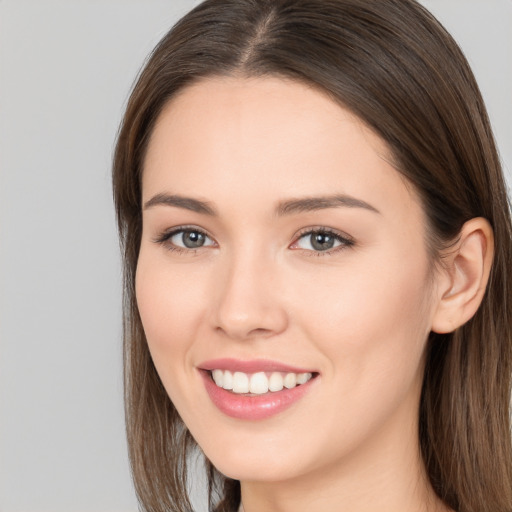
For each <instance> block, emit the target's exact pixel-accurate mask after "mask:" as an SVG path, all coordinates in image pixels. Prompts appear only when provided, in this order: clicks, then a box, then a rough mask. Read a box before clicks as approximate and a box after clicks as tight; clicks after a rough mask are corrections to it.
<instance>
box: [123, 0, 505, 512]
mask: <svg viewBox="0 0 512 512" xmlns="http://www.w3.org/2000/svg"><path fill="white" fill-rule="evenodd" d="M215 75H217V76H218V75H240V76H267V75H271V76H281V77H286V78H291V79H294V80H298V81H301V82H305V83H307V84H310V85H312V86H314V87H316V88H319V89H320V90H322V91H324V92H326V93H328V94H329V95H330V96H331V97H332V98H333V100H335V101H337V102H339V103H340V104H342V105H343V106H344V107H345V108H348V109H350V110H351V111H352V112H354V113H355V114H356V115H357V116H359V117H360V118H361V119H362V120H363V121H364V122H366V123H367V125H368V126H370V127H371V128H372V129H373V130H374V131H375V132H376V133H377V134H378V135H380V136H381V137H382V139H383V140H384V141H386V143H387V144H388V146H389V148H390V149H391V152H392V154H393V157H394V165H395V166H396V168H397V170H398V171H399V172H401V173H402V174H403V175H404V176H405V177H406V178H407V180H408V181H409V182H410V183H412V185H413V186H414V187H415V189H416V190H417V192H418V193H419V195H420V197H421V200H422V203H423V207H424V210H425V212H426V215H427V217H428V223H429V226H428V227H429V248H430V250H431V253H432V257H433V259H434V260H435V259H436V258H438V256H439V250H440V249H441V248H443V247H444V246H445V244H446V243H447V242H448V241H450V240H453V239H454V237H456V236H457V234H458V233H459V231H460V229H461V227H462V225H463V223H464V222H466V221H467V220H469V219H471V218H473V217H479V216H482V217H485V218H487V219H488V220H489V221H490V223H491V225H492V227H493V229H494V237H495V244H496V246H495V258H494V263H493V267H492V271H491V276H490V281H489V284H488V288H487V291H486V294H485V297H484V299H483V303H482V304H481V307H480V309H479V310H478V312H477V313H476V315H475V316H474V317H473V318H472V319H471V320H470V321H469V322H467V324H465V325H464V326H463V327H461V328H459V329H457V330H456V331H455V332H453V333H450V334H444V335H439V334H435V333H432V334H431V335H430V339H429V340H428V344H427V354H426V370H425V376H424V383H423V391H422V396H421V404H420V411H419V415H420V430H419V432H418V436H419V439H420V444H421V449H422V455H423V460H424V464H425V466H426V469H427V473H428V475H429V478H430V482H431V484H432V486H433V488H434V490H435V492H436V493H437V494H438V496H439V497H440V498H441V499H442V500H444V502H445V503H446V504H447V505H449V506H450V507H451V508H453V509H454V510H456V511H459V512H477V511H478V512H505V511H508V512H510V511H511V510H512V448H511V434H510V418H509V402H510V385H511V375H512V275H511V274H510V272H511V271H512V227H511V221H510V208H509V203H508V200H507V195H506V187H505V183H504V179H503V175H502V171H501V167H500V162H499V158H498V155H497V151H496V147H495V143H494V140H493V135H492V131H491V127H490V124H489V120H488V117H487V113H486V109H485V106H484V103H483V100H482V97H481V95H480V92H479V90H478V86H477V84H476V82H475V79H474V77H473V74H472V72H471V70H470V68H469V65H468V63H467V61H466V59H465V58H464V56H463V54H462V52H461V50H460V49H459V47H458V46H457V44H456V43H455V42H454V41H453V39H452V38H451V37H450V35H449V34H448V33H447V32H446V31H445V30H444V29H443V27H442V26H441V25H440V24H439V23H438V22H437V20H436V19H435V18H434V17H433V16H432V15H431V14H430V13H429V12H428V11H427V10H425V9H424V8H423V7H421V6H420V5H419V4H418V3H416V2H415V1H414V0H378V1H377V0H373V1H372V0H207V1H205V2H204V3H202V4H200V5H199V6H197V7H196V8H195V9H193V10H192V11H191V12H190V13H189V14H187V15H186V16H185V17H184V18H182V19H181V20H180V21H179V22H178V23H177V24H176V25H175V26H174V27H173V28H172V30H171V31H170V32H169V33H168V34H167V35H166V36H165V37H164V38H163V39H162V41H161V42H160V43H159V44H158V46H157V47H156V48H155V50H154V51H153V53H152V54H151V56H150V58H149V59H148V61H147V63H146V64H145V66H144V68H143V70H142V72H141V73H140V75H139V77H138V80H137V82H136V85H135V87H134V89H133V92H132V94H131V97H130V99H129V102H128V106H127V109H126V114H125V117H124V120H123V122H122V125H121V127H120V131H119V135H118V140H117V146H116V149H115V157H114V168H113V183H114V197H115V204H116V208H117V218H118V223H119V230H120V236H121V243H122V249H123V255H124V279H125V280H124V283H125V293H124V358H125V406H126V419H127V435H128V444H129V452H130V460H131V464H132V470H133V476H134V481H135V487H136V490H137V493H138V496H139V499H140V501H141V504H142V506H143V510H145V511H147V512H163V511H170V510H173V511H188V510H192V507H191V505H190V503H189V500H188V496H187V466H188V462H189V461H190V453H191V451H192V450H191V449H192V448H193V447H194V446H195V445H194V442H193V440H192V438H191V436H190V434H189V433H188V430H187V429H186V427H185V426H184V424H183V422H182V420H181V419H180V417H179V416H178V414H177V412H176V410H175V408H174V406H173V404H172V403H171V401H170V399H169V397H168V396H167V394H166V392H165V390H164V388H163V386H162V384H161V382H160V379H159V377H158V375H157V372H156V370H155V367H154V365H153V363H152V360H151V357H150V355H149V351H148V347H147V343H146V339H145V337H144V331H143V328H142V325H141V321H140V318H139V314H138V311H137V305H136V301H135V294H134V276H135V269H136V265H137V257H138V251H139V245H140V239H141V229H142V218H141V173H142V170H143V164H144V155H145V150H146V147H147V144H148V139H149V137H150V135H151V132H152V129H153V127H154V125H155V121H156V119H157V118H158V116H159V113H160V112H161V110H162V108H163V106H164V105H165V104H166V103H167V102H168V100H169V99H170V98H172V97H173V96H174V95H175V94H176V93H177V91H180V90H182V89H183V88H184V87H186V86H187V85H188V84H191V83H192V82H194V81H197V80H198V79H200V78H204V77H209V76H215ZM207 473H208V479H209V484H210V486H209V487H210V488H209V490H210V509H212V510H213V509H214V510H218V511H222V512H228V511H234V510H236V508H237V506H238V504H239V500H240V487H239V483H238V482H236V481H233V480H229V479H227V478H224V477H223V476H222V475H220V474H219V473H218V472H216V470H215V469H214V468H213V466H212V465H211V464H209V463H207Z"/></svg>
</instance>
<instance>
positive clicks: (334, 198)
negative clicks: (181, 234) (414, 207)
mask: <svg viewBox="0 0 512 512" xmlns="http://www.w3.org/2000/svg"><path fill="white" fill-rule="evenodd" d="M157 205H163V206H174V207H176V208H183V209H185V210H190V211H193V212H196V213H201V214H203V215H209V216H212V217H215V216H217V211H216V210H215V208H214V207H213V206H212V205H211V203H209V202H207V201H200V200H199V199H194V198H192V197H185V196H180V195H176V194H163V193H162V194H157V195H155V196H153V197H152V198H151V199H150V200H149V201H146V203H144V210H147V209H148V208H152V207H153V206H157ZM339 207H346V208H363V209H365V210H368V211H371V212H374V213H380V212H379V210H377V208H375V207H374V206H372V205H371V204H369V203H367V202H366V201H363V200H361V199H357V198H355V197H352V196H349V195H345V194H335V195H331V196H319V197H303V198H300V199H289V200H286V201H281V202H280V203H279V204H278V205H277V208H276V214H277V216H279V217H282V216H286V215H293V214H297V213H302V212H312V211H316V210H325V209H328V208H339Z"/></svg>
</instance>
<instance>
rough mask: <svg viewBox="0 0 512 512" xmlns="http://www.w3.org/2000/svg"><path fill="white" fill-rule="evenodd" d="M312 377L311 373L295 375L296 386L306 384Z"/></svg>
mask: <svg viewBox="0 0 512 512" xmlns="http://www.w3.org/2000/svg"><path fill="white" fill-rule="evenodd" d="M311 377H313V375H312V374H311V373H299V374H298V375H297V384H306V382H307V381H308V380H309V379H311Z"/></svg>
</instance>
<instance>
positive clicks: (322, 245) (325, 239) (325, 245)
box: [311, 233, 334, 251]
mask: <svg viewBox="0 0 512 512" xmlns="http://www.w3.org/2000/svg"><path fill="white" fill-rule="evenodd" d="M311 245H312V246H313V248H314V249H316V250H317V251H326V250H327V249H332V247H333V246H334V237H332V236H331V235H328V234H325V233H316V234H314V235H311Z"/></svg>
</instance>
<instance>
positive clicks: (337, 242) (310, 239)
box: [290, 228, 354, 253]
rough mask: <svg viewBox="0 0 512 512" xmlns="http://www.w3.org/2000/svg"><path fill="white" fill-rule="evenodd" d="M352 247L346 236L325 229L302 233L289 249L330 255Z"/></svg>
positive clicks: (352, 243) (352, 242) (351, 241)
mask: <svg viewBox="0 0 512 512" xmlns="http://www.w3.org/2000/svg"><path fill="white" fill-rule="evenodd" d="M352 245H354V241H353V240H352V239H350V238H348V237H347V236H343V235H341V234H340V233H337V232H335V231H332V230H330V229H326V228H319V229H309V230H308V231H306V232H304V233H302V234H301V235H300V237H299V238H298V239H297V241H296V242H294V243H293V244H292V245H291V246H290V249H303V250H306V251H314V252H318V253H321V252H324V253H332V252H335V251H337V250H340V249H345V248H347V247H350V246H352Z"/></svg>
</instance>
